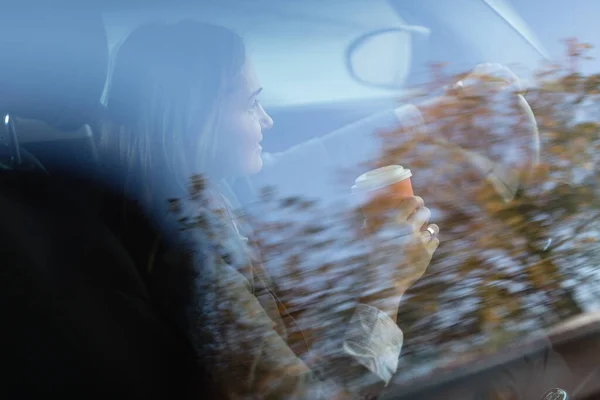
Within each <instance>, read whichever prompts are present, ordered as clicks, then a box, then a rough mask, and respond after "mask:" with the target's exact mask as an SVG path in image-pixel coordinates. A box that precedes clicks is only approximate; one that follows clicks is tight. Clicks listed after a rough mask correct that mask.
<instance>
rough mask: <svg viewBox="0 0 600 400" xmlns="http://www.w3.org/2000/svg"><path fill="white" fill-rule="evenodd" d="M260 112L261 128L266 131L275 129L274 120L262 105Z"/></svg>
mask: <svg viewBox="0 0 600 400" xmlns="http://www.w3.org/2000/svg"><path fill="white" fill-rule="evenodd" d="M259 111H260V114H259V121H260V127H261V128H262V129H264V130H268V129H271V128H272V127H273V119H272V118H271V116H269V114H267V112H266V111H265V109H264V108H263V106H262V105H260V109H259Z"/></svg>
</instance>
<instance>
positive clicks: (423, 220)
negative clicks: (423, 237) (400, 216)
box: [407, 207, 431, 232]
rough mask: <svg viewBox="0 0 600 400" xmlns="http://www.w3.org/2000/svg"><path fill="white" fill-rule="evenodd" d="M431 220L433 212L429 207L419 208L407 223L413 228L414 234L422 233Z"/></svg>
mask: <svg viewBox="0 0 600 400" xmlns="http://www.w3.org/2000/svg"><path fill="white" fill-rule="evenodd" d="M429 218H431V210H429V208H427V207H421V208H419V209H418V210H417V211H416V212H415V213H414V214H413V215H411V216H410V217H408V219H407V221H408V222H409V223H410V224H411V225H412V226H413V230H414V232H420V231H422V230H423V229H424V226H425V225H426V224H427V222H428V221H429Z"/></svg>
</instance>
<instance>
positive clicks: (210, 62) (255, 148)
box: [102, 22, 439, 399]
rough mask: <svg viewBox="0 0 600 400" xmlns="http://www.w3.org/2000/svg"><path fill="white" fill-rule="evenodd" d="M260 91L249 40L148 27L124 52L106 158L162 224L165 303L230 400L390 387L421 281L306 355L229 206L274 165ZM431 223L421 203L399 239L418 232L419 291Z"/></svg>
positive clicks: (160, 268) (191, 25)
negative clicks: (409, 294) (269, 160)
mask: <svg viewBox="0 0 600 400" xmlns="http://www.w3.org/2000/svg"><path fill="white" fill-rule="evenodd" d="M260 91H261V86H260V83H259V80H258V77H257V76H256V73H255V72H254V69H253V67H252V63H251V60H250V59H249V58H248V56H247V54H246V53H245V48H244V44H243V42H242V40H241V39H240V37H239V36H237V35H236V34H234V33H233V32H231V31H229V30H227V29H225V28H222V27H218V26H213V25H209V24H204V23H199V22H179V23H176V24H151V25H147V26H144V27H141V28H139V29H137V30H135V31H134V32H133V33H132V34H131V35H130V36H128V37H127V38H126V40H125V41H124V42H123V43H122V45H121V46H120V48H119V49H118V51H117V54H116V59H115V65H114V70H113V73H112V76H111V80H110V85H109V90H108V97H107V111H108V118H109V120H110V121H111V122H110V124H107V126H106V129H105V132H104V134H103V137H102V144H103V148H104V152H105V157H107V159H109V160H111V161H110V162H111V163H112V162H114V161H117V162H116V163H113V165H119V166H120V168H119V169H118V170H117V171H115V172H116V175H120V177H121V178H123V177H124V178H125V181H124V182H121V183H123V184H125V187H126V190H127V193H128V194H129V195H130V196H132V197H133V198H135V199H136V200H137V201H138V202H139V203H140V204H141V206H142V209H143V210H144V211H145V212H146V213H152V215H153V217H154V218H155V219H156V220H158V221H159V223H160V225H161V230H162V236H161V239H162V240H161V243H162V244H163V246H162V248H163V249H164V251H162V250H161V251H158V252H153V253H152V255H151V256H147V257H145V262H148V263H149V268H148V270H149V271H151V273H150V275H151V277H152V278H154V279H152V280H153V281H155V282H156V281H159V282H160V283H161V284H162V288H161V289H160V290H161V297H162V298H163V299H164V301H165V304H166V303H168V305H166V307H168V309H169V312H171V313H173V315H175V316H176V320H177V322H178V323H179V324H180V326H181V327H182V329H183V330H184V331H185V332H186V333H187V335H188V338H189V339H190V341H191V343H192V345H193V347H194V349H195V351H196V353H197V355H198V357H199V359H200V361H201V362H203V363H205V364H206V365H208V366H210V369H211V372H212V374H213V378H214V380H215V381H216V382H217V383H218V385H219V386H220V387H221V388H222V389H223V390H224V391H225V392H226V393H227V395H228V396H229V397H232V398H240V397H243V398H245V397H252V398H255V397H258V398H263V397H264V398H307V399H315V398H318V397H322V398H332V396H333V395H334V394H335V395H339V396H342V397H344V396H347V397H355V396H360V395H365V394H367V393H372V392H373V390H378V389H379V388H380V387H382V386H383V385H384V384H387V383H388V382H389V380H390V379H391V377H392V374H393V373H394V372H395V369H396V366H397V360H398V356H399V354H400V349H401V346H402V332H401V331H400V329H399V328H398V326H397V325H396V323H395V318H396V313H397V307H398V302H399V298H400V297H401V296H402V294H403V292H404V291H405V290H406V289H407V285H408V284H407V283H403V284H398V285H396V286H395V287H394V290H393V292H392V293H390V296H389V297H387V298H385V299H376V300H374V299H373V298H372V297H370V298H369V300H366V299H367V297H364V298H361V299H358V305H357V306H356V308H355V311H354V314H353V316H352V319H351V320H350V321H349V322H348V325H347V327H346V329H345V332H346V333H345V336H344V338H343V341H342V340H340V342H339V343H337V344H335V345H333V346H330V347H329V348H330V349H331V351H329V352H328V354H321V355H319V356H317V357H312V356H309V355H308V354H309V353H310V351H299V350H295V351H294V350H292V348H294V349H297V347H298V346H297V343H292V342H293V340H292V339H288V336H287V332H286V324H285V323H284V321H283V320H284V319H285V318H284V317H286V312H285V310H284V307H282V305H281V303H280V302H279V300H278V298H277V296H276V295H275V293H274V292H273V290H272V289H271V282H270V280H269V278H268V276H267V274H266V272H265V270H264V268H263V267H262V266H261V264H260V262H259V261H258V260H257V257H256V256H252V252H251V251H250V250H251V249H250V248H249V245H248V243H247V240H245V238H244V237H243V236H242V235H241V234H240V229H242V228H241V227H240V225H239V223H236V220H235V218H234V214H233V211H232V209H231V208H230V207H229V206H228V201H227V200H226V197H225V194H226V193H225V190H226V185H225V182H227V180H228V179H230V178H234V177H239V176H247V175H250V174H254V173H256V172H258V171H260V170H261V168H262V158H261V146H260V142H261V140H262V137H263V133H264V132H265V131H268V129H269V128H271V127H272V125H273V121H272V119H271V118H270V117H269V115H268V114H267V113H266V112H265V110H264V109H263V107H262V106H261V104H260V102H259V101H258V95H259V94H260ZM115 157H117V159H116V160H115V159H114V158H115ZM192 176H195V177H196V178H195V180H193V182H192V185H191V193H190V194H191V195H190V196H186V194H185V189H186V188H187V187H188V182H189V178H190V177H192ZM172 198H179V199H181V200H180V201H178V202H173V201H172V202H171V203H170V209H171V211H173V210H174V211H176V212H177V213H179V218H180V219H179V222H180V223H181V222H182V221H183V223H184V228H185V229H183V233H182V235H181V236H180V237H179V238H180V239H181V240H183V241H184V242H185V244H186V246H187V247H186V248H187V249H189V250H191V251H189V252H188V253H187V258H185V259H183V258H182V259H180V260H179V261H177V260H176V259H175V258H174V257H173V256H172V255H173V252H172V251H171V252H169V251H168V249H171V250H172V249H173V248H174V247H175V245H176V244H178V243H181V241H180V239H177V240H167V239H173V237H174V233H175V232H177V230H178V228H181V225H179V226H178V225H177V219H176V218H173V215H172V214H171V215H170V216H169V205H168V202H167V200H168V199H172ZM429 214H430V212H429V210H428V209H427V208H425V207H424V204H423V200H422V199H420V198H418V197H415V198H410V199H407V200H406V201H404V202H403V204H401V206H400V207H399V209H398V211H397V218H396V219H397V221H398V228H399V231H400V230H402V231H403V232H409V234H408V235H406V236H404V237H403V238H402V240H400V242H401V243H399V244H398V246H397V252H398V254H399V255H402V254H403V252H404V250H405V249H407V248H409V247H410V248H411V249H416V250H417V252H418V255H419V257H417V258H413V259H412V260H411V265H410V268H411V270H412V271H414V275H413V276H412V277H411V280H410V281H411V282H412V281H414V279H415V278H418V277H420V276H421V275H422V273H423V272H424V270H425V269H426V268H427V266H428V264H429V262H430V260H431V257H432V254H433V253H434V251H435V250H436V248H437V246H438V243H439V241H438V239H437V237H436V235H435V234H432V233H431V232H434V233H437V231H438V228H437V227H436V226H435V225H427V221H428V219H429ZM185 217H188V219H187V220H183V219H181V218H185ZM190 218H195V219H193V220H192V219H190ZM190 221H196V222H197V221H201V222H202V223H201V224H199V223H192V222H190ZM200 225H201V226H200ZM428 226H429V227H430V228H431V229H429V230H426V229H425V228H427V227H428ZM156 248H158V247H156ZM179 255H181V252H180V253H179ZM399 258H402V257H400V256H399ZM138 261H139V260H138ZM406 267H408V265H407V266H406ZM158 276H160V278H158V279H157V278H156V277H158ZM169 288H170V289H169ZM321 348H326V347H321ZM316 359H318V360H320V361H319V362H318V363H316V362H314V360H316ZM330 390H331V392H330ZM253 396H254V397H253Z"/></svg>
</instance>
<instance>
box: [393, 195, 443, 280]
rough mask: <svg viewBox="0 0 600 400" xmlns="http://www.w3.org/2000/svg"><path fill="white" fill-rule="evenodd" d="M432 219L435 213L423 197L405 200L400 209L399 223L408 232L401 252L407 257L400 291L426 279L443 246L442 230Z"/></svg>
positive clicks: (404, 257)
mask: <svg viewBox="0 0 600 400" xmlns="http://www.w3.org/2000/svg"><path fill="white" fill-rule="evenodd" d="M430 217H431V211H430V210H429V208H427V207H425V203H424V201H423V199H422V198H421V197H412V198H408V199H405V200H404V201H403V202H402V204H401V206H400V211H398V214H397V216H396V221H397V223H398V225H399V226H400V229H401V230H403V231H405V232H408V235H406V237H404V238H402V239H403V240H401V244H400V249H399V251H400V252H401V253H402V255H403V257H402V258H403V260H402V263H401V264H400V265H399V268H401V269H402V270H401V271H399V272H400V274H399V276H400V278H401V279H400V280H399V281H398V283H397V285H398V287H399V288H400V290H406V289H408V287H409V286H410V285H412V284H413V283H415V282H416V281H417V280H418V279H419V278H421V277H422V276H423V274H424V273H425V271H426V270H427V267H428V266H429V263H430V262H431V258H432V257H433V253H434V252H435V250H436V249H437V248H438V246H439V244H440V240H439V238H438V234H439V232H440V229H439V227H438V226H437V225H436V224H429V218H430ZM402 277H403V278H402Z"/></svg>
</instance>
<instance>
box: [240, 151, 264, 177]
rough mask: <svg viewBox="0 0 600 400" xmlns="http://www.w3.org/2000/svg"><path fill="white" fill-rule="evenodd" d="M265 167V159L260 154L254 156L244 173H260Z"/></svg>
mask: <svg viewBox="0 0 600 400" xmlns="http://www.w3.org/2000/svg"><path fill="white" fill-rule="evenodd" d="M262 168H263V160H262V157H261V156H260V155H257V156H255V157H252V159H251V160H249V162H248V163H247V164H246V166H245V168H244V175H254V174H258V173H259V172H260V171H261V170H262Z"/></svg>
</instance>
